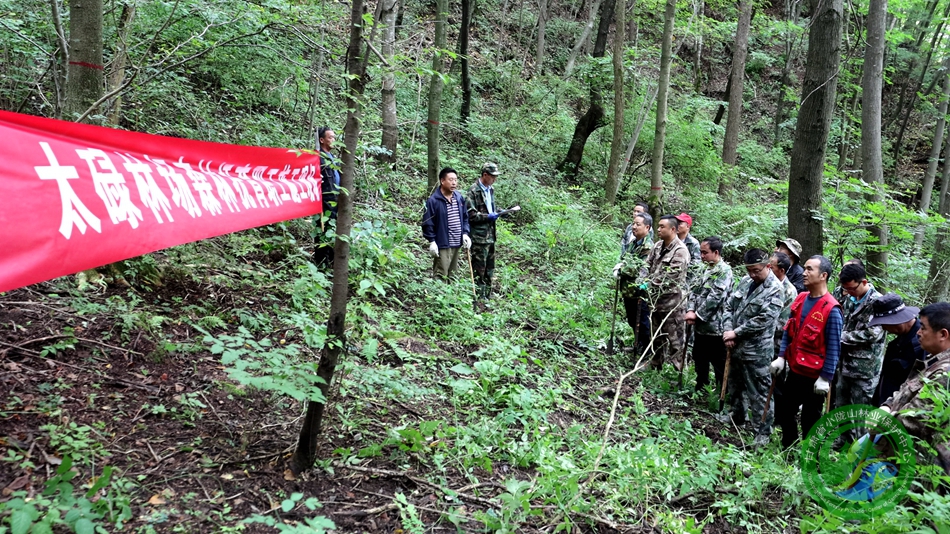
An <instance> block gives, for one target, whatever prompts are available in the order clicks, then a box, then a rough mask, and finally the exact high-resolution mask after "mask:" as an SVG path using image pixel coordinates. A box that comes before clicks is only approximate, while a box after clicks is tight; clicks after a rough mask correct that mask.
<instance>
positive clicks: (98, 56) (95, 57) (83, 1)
mask: <svg viewBox="0 0 950 534" xmlns="http://www.w3.org/2000/svg"><path fill="white" fill-rule="evenodd" d="M54 1H55V0H54ZM66 69H67V78H66V80H67V81H66V113H67V114H68V115H69V116H70V118H72V119H75V118H76V117H78V116H80V115H82V114H83V113H84V112H85V111H86V110H87V109H89V106H91V105H92V104H93V103H95V102H96V101H97V100H99V98H101V97H102V95H103V94H104V93H105V66H104V65H103V61H102V0H76V1H73V2H70V3H69V63H68V65H67V67H66Z"/></svg>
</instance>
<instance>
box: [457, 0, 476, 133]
mask: <svg viewBox="0 0 950 534" xmlns="http://www.w3.org/2000/svg"><path fill="white" fill-rule="evenodd" d="M474 3H475V2H474V1H473V0H462V27H461V28H459V60H460V63H461V66H462V109H461V112H460V115H461V117H460V120H459V122H460V123H461V124H462V126H465V125H466V124H467V123H468V118H469V116H470V115H471V114H472V75H471V73H470V72H469V64H468V35H469V31H470V30H471V26H472V10H473V4H474Z"/></svg>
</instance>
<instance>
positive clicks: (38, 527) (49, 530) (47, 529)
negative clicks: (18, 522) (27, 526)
mask: <svg viewBox="0 0 950 534" xmlns="http://www.w3.org/2000/svg"><path fill="white" fill-rule="evenodd" d="M30 533H31V534H53V527H51V526H50V524H49V523H47V522H46V521H40V522H39V523H37V524H35V525H33V530H31V531H30Z"/></svg>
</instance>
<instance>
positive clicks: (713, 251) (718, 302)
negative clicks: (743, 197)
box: [686, 236, 732, 391]
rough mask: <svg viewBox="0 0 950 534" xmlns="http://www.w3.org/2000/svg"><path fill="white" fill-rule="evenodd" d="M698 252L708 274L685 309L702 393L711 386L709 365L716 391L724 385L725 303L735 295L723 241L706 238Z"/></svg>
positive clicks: (696, 288)
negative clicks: (714, 378)
mask: <svg viewBox="0 0 950 534" xmlns="http://www.w3.org/2000/svg"><path fill="white" fill-rule="evenodd" d="M699 251H700V255H701V256H702V258H703V263H704V264H705V265H706V270H705V272H703V273H702V275H701V277H700V278H699V280H698V283H697V284H696V285H695V286H693V288H692V291H690V294H689V300H688V303H687V305H686V323H687V324H691V325H693V335H694V340H693V360H694V361H695V362H696V391H701V390H702V389H703V388H705V387H706V384H708V383H709V364H710V363H711V364H712V367H713V373H714V374H715V375H716V386H717V388H718V387H719V386H721V384H722V373H723V369H725V365H726V345H725V343H723V341H722V316H723V313H724V312H725V309H726V299H727V298H729V294H730V293H731V292H732V267H730V266H729V264H728V263H726V262H725V261H723V259H722V239H720V238H719V237H717V236H710V237H707V238H706V239H704V240H703V242H702V244H700V249H699Z"/></svg>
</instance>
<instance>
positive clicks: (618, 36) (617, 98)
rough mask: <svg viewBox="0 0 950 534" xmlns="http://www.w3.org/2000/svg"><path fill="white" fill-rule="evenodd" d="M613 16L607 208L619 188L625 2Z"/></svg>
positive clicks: (612, 202) (619, 3) (620, 1)
mask: <svg viewBox="0 0 950 534" xmlns="http://www.w3.org/2000/svg"><path fill="white" fill-rule="evenodd" d="M615 4H616V9H617V11H616V14H615V15H614V20H615V21H616V24H614V57H613V67H614V136H613V139H612V140H611V142H610V161H609V163H608V164H607V183H606V186H605V189H606V195H605V200H606V203H607V205H608V206H613V205H614V203H616V202H617V188H618V187H619V186H620V173H619V170H620V153H621V152H622V151H623V112H624V107H625V102H624V91H623V56H624V44H625V43H624V37H623V32H624V29H625V26H626V24H624V23H625V22H626V20H627V0H617V1H616V2H615Z"/></svg>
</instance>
